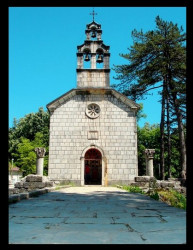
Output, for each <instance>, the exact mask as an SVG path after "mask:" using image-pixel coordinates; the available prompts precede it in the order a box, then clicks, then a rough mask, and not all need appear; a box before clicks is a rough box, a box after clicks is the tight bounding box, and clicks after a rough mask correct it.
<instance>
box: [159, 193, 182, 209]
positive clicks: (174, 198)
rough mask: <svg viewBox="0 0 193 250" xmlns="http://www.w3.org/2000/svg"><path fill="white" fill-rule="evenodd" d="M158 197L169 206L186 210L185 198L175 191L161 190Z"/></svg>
mask: <svg viewBox="0 0 193 250" xmlns="http://www.w3.org/2000/svg"><path fill="white" fill-rule="evenodd" d="M159 195H160V198H161V200H162V201H164V202H166V203H168V204H169V205H171V206H173V207H178V208H182V209H186V197H185V196H184V195H183V194H181V193H179V192H177V191H175V190H163V191H159Z"/></svg>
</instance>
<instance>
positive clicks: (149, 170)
mask: <svg viewBox="0 0 193 250" xmlns="http://www.w3.org/2000/svg"><path fill="white" fill-rule="evenodd" d="M144 153H145V156H146V175H147V176H151V177H153V154H154V153H155V149H145V151H144Z"/></svg>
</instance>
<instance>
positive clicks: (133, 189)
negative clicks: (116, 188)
mask: <svg viewBox="0 0 193 250" xmlns="http://www.w3.org/2000/svg"><path fill="white" fill-rule="evenodd" d="M123 189H125V190H127V191H128V192H131V193H140V194H144V193H145V192H144V191H143V190H142V189H141V188H140V187H135V186H123Z"/></svg>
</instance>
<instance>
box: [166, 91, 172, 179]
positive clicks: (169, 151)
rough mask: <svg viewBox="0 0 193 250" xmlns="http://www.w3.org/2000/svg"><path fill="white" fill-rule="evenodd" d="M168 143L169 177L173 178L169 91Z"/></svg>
mask: <svg viewBox="0 0 193 250" xmlns="http://www.w3.org/2000/svg"><path fill="white" fill-rule="evenodd" d="M166 100H167V102H166V104H167V135H168V138H167V141H168V177H169V178H171V136H170V107H169V93H168V91H167V99H166Z"/></svg>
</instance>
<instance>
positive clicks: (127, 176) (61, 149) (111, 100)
mask: <svg viewBox="0 0 193 250" xmlns="http://www.w3.org/2000/svg"><path fill="white" fill-rule="evenodd" d="M90 103H96V104H98V105H99V106H100V115H99V117H97V118H96V119H90V118H89V117H87V116H86V114H85V111H86V108H87V106H88V104H90ZM89 131H97V132H98V133H97V134H98V137H97V139H96V138H95V140H92V139H89V138H88V133H89ZM136 132H137V127H136V114H135V113H134V111H132V110H131V109H130V107H128V106H127V105H126V104H124V103H123V102H122V101H120V100H118V99H117V98H115V97H114V96H112V95H111V94H90V95H83V94H80V95H79V94H77V95H75V96H73V97H71V99H69V100H68V101H66V102H65V103H61V105H60V106H59V107H57V108H56V109H55V110H54V112H51V117H50V142H49V169H48V175H49V176H50V178H51V180H66V181H72V182H75V183H77V184H80V180H81V156H82V152H83V151H84V150H85V149H86V148H89V147H90V145H92V144H95V145H96V146H97V147H100V148H101V149H102V150H103V152H104V156H105V157H106V159H107V176H108V184H115V183H121V184H123V183H126V184H128V181H133V180H134V177H135V176H138V163H137V133H136Z"/></svg>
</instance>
